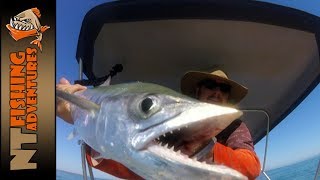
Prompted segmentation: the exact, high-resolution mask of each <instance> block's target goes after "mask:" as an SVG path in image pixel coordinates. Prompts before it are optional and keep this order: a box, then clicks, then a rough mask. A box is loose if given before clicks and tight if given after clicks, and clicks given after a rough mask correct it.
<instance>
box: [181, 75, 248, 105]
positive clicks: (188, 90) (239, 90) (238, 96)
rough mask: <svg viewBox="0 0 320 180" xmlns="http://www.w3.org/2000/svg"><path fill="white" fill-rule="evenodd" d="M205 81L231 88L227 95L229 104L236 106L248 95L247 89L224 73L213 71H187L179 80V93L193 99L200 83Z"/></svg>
mask: <svg viewBox="0 0 320 180" xmlns="http://www.w3.org/2000/svg"><path fill="white" fill-rule="evenodd" d="M205 79H212V80H219V81H222V82H224V83H226V84H229V85H230V86H231V90H230V94H229V100H228V101H229V103H230V104H237V103H238V102H240V101H241V100H242V99H243V98H244V97H245V96H246V95H247V93H248V89H247V88H246V87H244V86H242V85H240V84H238V83H236V82H234V81H232V80H230V79H229V78H228V76H227V75H226V73H224V72H223V71H221V70H215V71H213V72H211V73H206V72H200V71H189V72H187V73H186V74H185V75H184V76H183V77H182V79H181V92H182V93H183V94H186V95H188V96H191V97H194V98H195V91H196V88H197V85H198V83H199V82H200V81H202V80H205Z"/></svg>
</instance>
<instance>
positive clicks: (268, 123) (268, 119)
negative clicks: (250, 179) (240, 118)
mask: <svg viewBox="0 0 320 180" xmlns="http://www.w3.org/2000/svg"><path fill="white" fill-rule="evenodd" d="M242 111H248V112H262V113H264V114H265V115H266V116H267V134H266V145H265V149H264V159H263V165H262V169H261V171H262V172H263V174H264V175H265V176H266V177H267V179H269V180H270V178H269V177H268V175H267V174H266V173H265V171H264V170H265V167H266V160H267V150H268V141H269V131H270V116H269V114H268V113H267V112H266V111H265V110H261V109H243V110H242Z"/></svg>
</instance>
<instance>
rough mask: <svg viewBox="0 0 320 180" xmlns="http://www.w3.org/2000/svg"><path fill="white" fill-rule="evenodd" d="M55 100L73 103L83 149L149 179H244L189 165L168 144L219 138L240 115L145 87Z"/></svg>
mask: <svg viewBox="0 0 320 180" xmlns="http://www.w3.org/2000/svg"><path fill="white" fill-rule="evenodd" d="M57 96H58V97H62V98H64V99H65V100H68V101H70V102H72V103H73V104H72V106H71V112H72V117H73V118H74V120H75V121H74V126H75V131H76V133H77V134H78V135H79V136H80V138H81V139H82V140H84V142H85V143H87V144H88V145H89V146H91V147H92V148H93V149H95V150H96V151H98V152H99V153H100V154H101V156H102V157H104V158H106V159H113V160H115V161H118V162H120V163H122V164H123V165H125V166H126V167H128V168H129V169H131V170H132V171H133V172H135V173H136V174H138V175H139V176H141V177H143V178H145V179H246V177H245V176H243V175H242V174H241V173H239V172H238V171H236V170H233V169H231V168H228V167H226V166H223V165H215V164H206V163H204V162H199V161H197V160H194V159H191V158H189V154H183V153H181V152H180V149H179V147H174V142H170V141H169V140H168V139H166V138H168V137H170V136H171V137H174V138H176V139H180V140H184V139H185V140H186V139H192V137H193V136H194V134H199V131H201V130H202V128H204V127H206V131H207V130H208V129H210V128H211V130H212V132H214V134H211V135H212V136H215V135H217V134H218V133H219V132H220V131H222V130H223V129H224V128H225V127H227V126H228V125H229V124H230V123H231V122H232V121H234V120H235V119H237V118H239V117H240V116H241V115H242V112H241V111H238V110H236V109H233V108H229V107H223V106H218V105H213V104H208V103H204V102H200V101H198V100H196V99H193V98H190V97H187V96H184V95H182V94H180V93H178V92H176V91H173V90H171V89H169V88H166V87H163V86H160V85H157V84H151V83H142V82H135V83H127V84H118V85H110V86H103V87H96V88H93V89H87V90H85V91H82V92H79V93H76V94H75V95H70V94H65V93H63V92H60V91H59V92H58V91H57ZM81 98H83V99H81ZM208 138H211V137H208ZM181 146H183V145H181Z"/></svg>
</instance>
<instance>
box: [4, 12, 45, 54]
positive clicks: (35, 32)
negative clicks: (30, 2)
mask: <svg viewBox="0 0 320 180" xmlns="http://www.w3.org/2000/svg"><path fill="white" fill-rule="evenodd" d="M39 18H41V13H40V10H39V9H38V8H36V7H35V8H31V9H28V10H25V11H23V12H21V13H19V14H17V15H15V16H14V17H13V18H11V19H10V24H7V25H6V27H7V29H8V30H9V34H10V35H11V37H12V38H13V39H14V40H16V41H18V40H20V39H23V38H26V37H36V39H35V40H33V41H31V42H30V44H34V45H36V46H37V47H38V48H39V49H40V51H42V44H41V40H42V38H43V37H42V36H43V33H44V32H45V31H46V30H47V29H49V28H50V26H46V25H45V26H41V24H40V21H39Z"/></svg>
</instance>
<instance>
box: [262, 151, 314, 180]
mask: <svg viewBox="0 0 320 180" xmlns="http://www.w3.org/2000/svg"><path fill="white" fill-rule="evenodd" d="M319 161H320V156H316V157H313V158H310V159H307V160H304V161H301V162H298V163H294V164H291V165H288V166H284V167H280V168H276V169H272V170H269V171H266V174H267V175H268V176H269V178H270V179H272V180H314V179H315V175H316V170H317V168H318V164H319ZM257 179H258V180H264V179H267V178H266V177H265V176H264V175H262V174H261V175H260V176H259V177H258V178H257ZM317 180H320V172H319V173H318V177H317Z"/></svg>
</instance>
